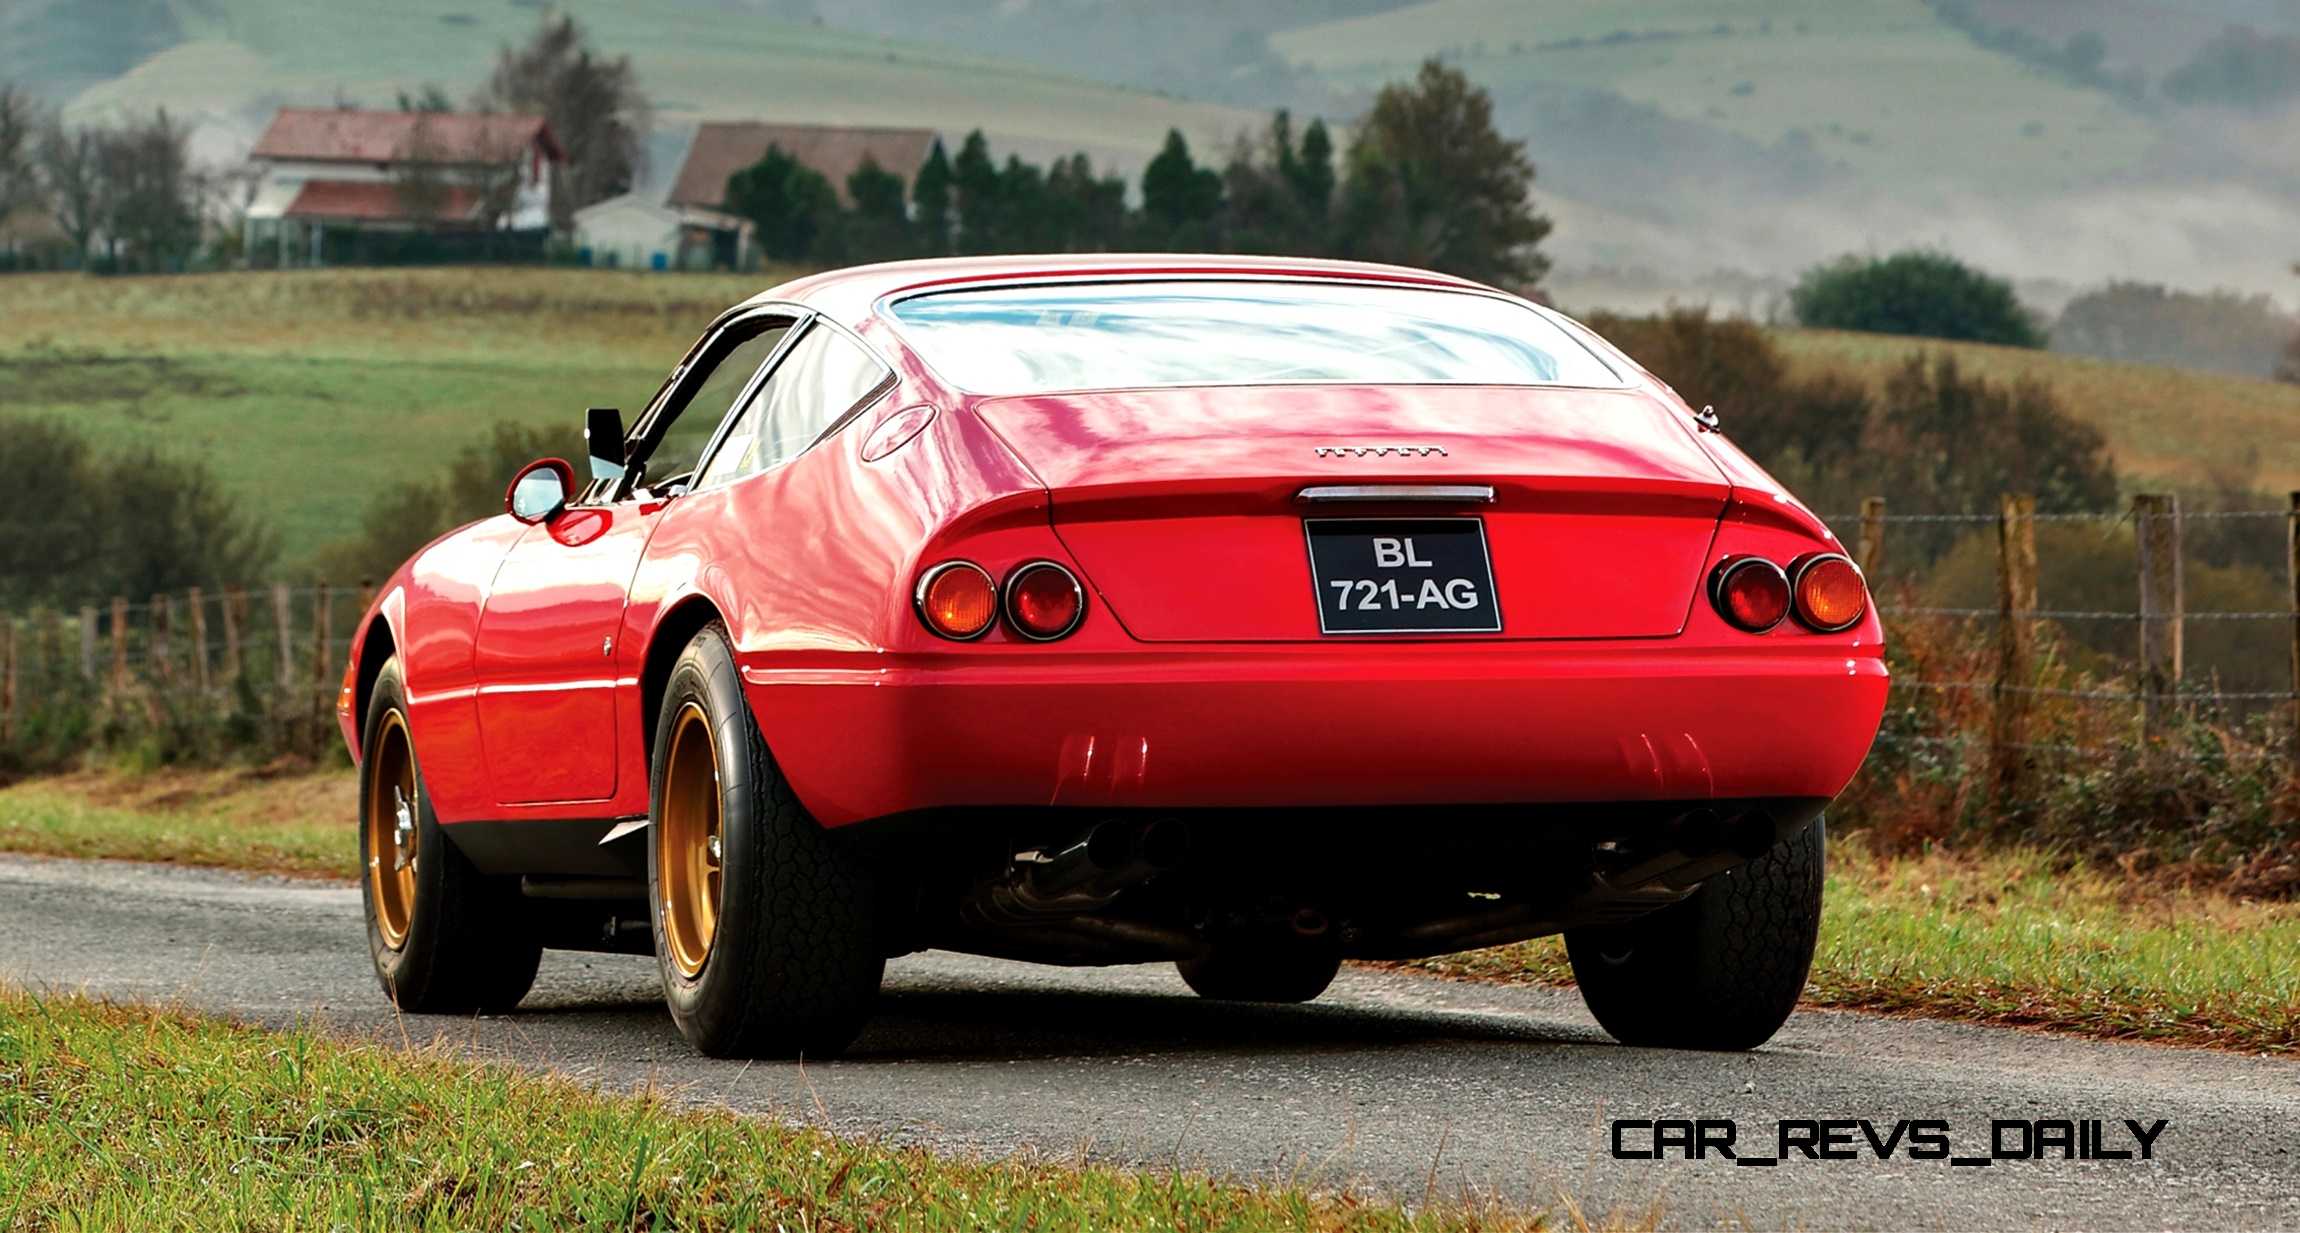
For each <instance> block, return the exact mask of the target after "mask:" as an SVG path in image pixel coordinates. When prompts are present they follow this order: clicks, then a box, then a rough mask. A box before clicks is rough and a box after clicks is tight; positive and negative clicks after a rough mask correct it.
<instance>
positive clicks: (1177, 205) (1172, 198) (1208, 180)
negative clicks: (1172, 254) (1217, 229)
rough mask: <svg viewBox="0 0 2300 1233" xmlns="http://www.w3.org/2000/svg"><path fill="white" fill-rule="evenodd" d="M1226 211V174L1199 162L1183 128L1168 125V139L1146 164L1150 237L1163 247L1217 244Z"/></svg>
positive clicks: (1147, 232)
mask: <svg viewBox="0 0 2300 1233" xmlns="http://www.w3.org/2000/svg"><path fill="white" fill-rule="evenodd" d="M1221 212H1222V175H1221V173H1220V172H1218V171H1215V170H1213V169H1211V168H1205V167H1200V166H1198V164H1197V163H1196V162H1194V161H1193V160H1192V159H1191V157H1190V143H1189V142H1188V141H1186V140H1184V139H1183V137H1182V130H1180V129H1178V128H1170V129H1167V130H1166V144H1165V145H1164V146H1162V147H1160V148H1159V151H1158V156H1157V157H1156V158H1153V159H1151V160H1150V165H1149V166H1147V167H1144V168H1143V169H1142V220H1143V234H1144V238H1145V240H1146V241H1147V243H1148V244H1149V245H1150V246H1152V247H1157V248H1172V249H1190V248H1212V247H1214V242H1213V241H1214V223H1215V219H1216V218H1217V217H1219V216H1220V214H1221Z"/></svg>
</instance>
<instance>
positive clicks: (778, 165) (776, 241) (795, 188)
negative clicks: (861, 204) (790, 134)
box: [727, 146, 839, 261]
mask: <svg viewBox="0 0 2300 1233" xmlns="http://www.w3.org/2000/svg"><path fill="white" fill-rule="evenodd" d="M727 209H728V211H729V212H730V213H733V214H736V215H739V216H740V217H743V218H747V219H749V220H750V221H751V225H752V226H753V227H754V228H756V229H757V233H758V237H759V250H760V251H761V252H763V253H765V254H766V256H767V258H768V259H769V260H772V261H805V260H807V259H808V258H810V257H816V256H819V255H823V250H822V249H818V244H821V245H823V249H827V248H828V247H830V245H829V244H828V243H826V241H829V240H831V239H832V238H833V234H834V233H835V232H836V230H837V228H838V224H839V199H838V193H837V192H836V191H834V190H833V189H832V188H831V182H830V181H829V180H827V179H825V178H823V174H822V173H821V172H819V171H816V170H815V169H813V168H812V167H808V166H807V165H805V164H803V163H801V162H799V160H797V159H795V158H793V157H791V156H790V155H789V154H788V153H785V152H784V150H783V148H782V147H781V146H768V147H767V152H766V154H765V155H764V156H763V157H761V158H760V159H759V161H758V162H756V163H753V164H752V165H751V166H748V167H745V168H743V169H742V170H741V171H738V172H736V173H735V174H734V175H732V176H729V177H728V178H727Z"/></svg>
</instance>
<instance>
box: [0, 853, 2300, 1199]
mask: <svg viewBox="0 0 2300 1233" xmlns="http://www.w3.org/2000/svg"><path fill="white" fill-rule="evenodd" d="M0 979H4V980H9V981H14V982H18V983H23V984H30V985H35V986H46V987H57V988H78V989H85V990H87V991H89V992H91V993H96V994H101V995H104V996H108V997H114V998H121V999H145V1000H176V1001H181V1002H183V1003H185V1004H188V1005H191V1006H194V1007H200V1008H206V1009H211V1010H217V1011H230V1012H234V1013H237V1014H239V1015H242V1016H244V1017H247V1018H250V1019H254V1020H258V1021H263V1022H275V1023H278V1022H287V1021H291V1020H309V1019H312V1018H315V1017H316V1018H317V1019H319V1020H320V1021H322V1022H324V1023H325V1024H327V1025H329V1026H330V1027H331V1028H333V1029H335V1030H339V1031H344V1032H348V1033H353V1034H381V1035H387V1036H389V1037H391V1038H392V1039H394V1040H396V1039H397V1035H398V1029H397V1028H396V1027H395V1026H394V1025H393V1021H392V1017H391V1014H390V1012H389V1010H388V1008H387V1007H386V1006H385V1004H384V1002H383V1001H382V998H381V995H380V994H379V993H378V992H377V991H376V988H375V983H374V980H373V978H372V977H371V976H370V974H369V971H368V964H367V957H366V954H365V951H364V947H363V943H362V940H361V934H360V928H359V900H358V895H357V892H356V891H353V890H348V889H344V888H342V887H337V886H325V885H313V884H309V883H293V882H283V881H276V880H269V879H259V878H248V877H241V876H236V875H230V874H219V873H205V872H191V871H183V870H174V869H166V868H158V867H150V866H140V865H125V864H82V863H77V862H71V861H49V860H36V859H26V858H16V857H0ZM408 1025H409V1027H410V1028H411V1029H413V1030H414V1031H416V1032H417V1033H418V1034H419V1035H432V1034H437V1035H441V1036H445V1037H447V1038H449V1039H451V1040H454V1041H457V1042H461V1043H463V1044H465V1045H467V1046H468V1047H470V1048H472V1049H473V1050H475V1051H477V1052H479V1053H481V1054H485V1055H491V1056H501V1057H506V1058H511V1059H516V1060H517V1061H519V1062H521V1063H524V1064H529V1065H534V1066H540V1067H550V1068H553V1069H557V1070H560V1071H563V1072H566V1073H568V1074H571V1075H574V1076H577V1077H579V1078H582V1079H585V1080H589V1081H594V1082H598V1083H601V1084H604V1085H607V1086H610V1087H619V1086H627V1085H631V1084H635V1083H638V1082H641V1081H645V1080H648V1079H653V1080H656V1081H658V1082H661V1083H664V1084H668V1085H672V1086H674V1087H677V1088H679V1089H680V1090H681V1091H683V1092H684V1093H685V1094H686V1095H687V1096H688V1098H690V1099H693V1100H695V1101H698V1102H706V1103H720V1102H724V1103H725V1104H728V1105H731V1106H733V1107H735V1108H738V1109H742V1110H746V1111H756V1112H769V1113H779V1114H781V1115H783V1116H786V1117H790V1118H793V1119H797V1120H804V1121H810V1122H812V1121H819V1120H820V1119H821V1118H823V1117H825V1116H827V1117H828V1119H829V1121H830V1123H831V1124H832V1125H833V1126H834V1127H835V1128H836V1129H838V1130H840V1131H842V1132H848V1133H859V1134H869V1135H877V1136H880V1137H883V1138H886V1139H889V1140H895V1141H918V1142H924V1143H927V1144H931V1145H935V1146H938V1147H946V1148H954V1149H961V1150H964V1149H978V1150H986V1151H990V1152H1005V1151H1009V1150H1014V1149H1020V1148H1037V1149H1042V1150H1045V1151H1047V1152H1050V1153H1055V1154H1061V1155H1071V1154H1074V1153H1076V1152H1077V1151H1079V1150H1080V1149H1081V1148H1082V1147H1083V1148H1084V1149H1086V1150H1087V1151H1088V1152H1090V1153H1091V1154H1092V1155H1093V1156H1095V1157H1098V1158H1100V1159H1104V1160H1108V1161H1112V1162H1116V1163H1121V1164H1170V1163H1174V1162H1176V1161H1180V1162H1183V1163H1186V1164H1190V1165H1196V1166H1204V1167H1208V1168H1211V1169H1214V1170H1217V1171H1221V1172H1225V1173H1230V1174H1234V1175H1237V1176H1241V1177H1245V1178H1249V1179H1269V1178H1273V1177H1279V1176H1295V1177H1304V1178H1315V1179H1320V1180H1323V1181H1325V1182H1328V1183H1340V1182H1344V1181H1347V1182H1351V1183H1354V1184H1357V1185H1360V1186H1364V1187H1370V1188H1374V1189H1378V1190H1382V1191H1386V1192H1389V1193H1392V1194H1395V1195H1398V1196H1400V1197H1402V1198H1405V1199H1406V1200H1408V1201H1413V1200H1416V1199H1418V1198H1419V1197H1420V1196H1421V1195H1423V1194H1424V1193H1426V1192H1428V1191H1429V1190H1430V1189H1431V1188H1432V1187H1433V1186H1434V1189H1435V1191H1436V1192H1437V1193H1439V1194H1457V1193H1461V1192H1462V1191H1463V1190H1464V1189H1475V1190H1477V1191H1481V1192H1485V1193H1491V1194H1498V1195H1501V1196H1504V1197H1510V1198H1530V1199H1542V1198H1545V1197H1547V1196H1550V1195H1553V1194H1555V1193H1556V1191H1557V1189H1558V1188H1563V1189H1565V1190H1566V1191H1569V1192H1571V1193H1573V1194H1575V1195H1579V1196H1584V1197H1585V1199H1586V1200H1588V1201H1590V1202H1591V1203H1593V1204H1594V1205H1595V1206H1596V1207H1598V1208H1599V1209H1603V1208H1605V1207H1616V1206H1617V1207H1625V1208H1642V1207H1643V1206H1644V1205H1646V1204H1649V1203H1652V1202H1655V1201H1659V1202H1661V1203H1662V1204H1664V1205H1665V1208H1666V1212H1667V1219H1668V1221H1669V1223H1670V1224H1671V1225H1673V1226H1683V1225H1708V1224H1715V1223H1719V1222H1735V1223H1747V1224H1753V1225H1757V1226H1777V1225H1783V1224H1797V1225H1801V1226H1804V1227H1808V1228H1859V1227H1896V1228H1918V1227H1934V1228H2000V1227H2016V1226H2049V1227H2072V1226H2084V1227H2099V1228H2175V1227H2194V1228H2212V1229H2293V1228H2300V1063H2293V1062H2288V1061H2269V1060H2262V1059H2254V1058H2241V1057H2231V1056H2226V1055H2221V1054H2211V1053H2201V1052H2192V1051H2186V1050H2173V1049H2156V1048H2149V1047H2145V1046H2127V1045H2106V1044H2092V1043H2086V1042H2079V1041H2070V1040H2060V1039H2054V1038H2047V1037H2040V1036H2035V1035H2030V1034H2025V1033H2015V1032H2006V1031H1998V1030H1992V1029H1986V1028H1973V1027H1961V1026H1954V1025H1944V1024H1931V1023H1913V1022H1902V1021H1896V1020H1891V1019H1883V1018H1876V1017H1871V1016H1865V1015H1847V1014H1829V1013H1810V1014H1803V1015H1799V1016H1798V1017H1797V1018H1796V1019H1795V1020H1794V1021H1792V1022H1791V1023H1790V1024H1789V1026H1788V1028H1787V1029H1786V1030H1784V1031H1783V1032H1782V1033H1781V1035H1780V1036H1779V1037H1778V1038H1777V1039H1776V1040H1775V1041H1774V1042H1773V1043H1772V1045H1770V1046H1769V1047H1767V1048H1766V1049H1764V1050H1763V1051H1761V1052H1758V1053H1755V1054H1751V1055H1740V1056H1716V1055H1686V1054H1672V1053H1667V1052H1659V1051H1648V1050H1639V1049H1625V1048H1621V1047H1618V1046H1616V1045H1613V1044H1611V1043H1610V1042H1609V1041H1608V1040H1607V1039H1606V1038H1605V1037H1604V1036H1603V1035H1602V1034H1601V1033H1600V1032H1599V1031H1598V1030H1597V1027H1596V1025H1595V1024H1594V1023H1593V1022H1592V1021H1591V1020H1590V1019H1589V1017H1588V1015H1587V1014H1586V1013H1585V1012H1584V1011H1583V1010H1582V1009H1581V1005H1580V1003H1579V1001H1578V999H1577V998H1575V997H1574V995H1572V994H1570V993H1565V994H1559V993H1555V992H1550V991H1544V990H1531V989H1510V988H1489V987H1484V986H1475V985H1466V984H1456V983H1450V982H1443V981H1436V980H1430V979H1425V978H1421V977H1416V976H1408V975H1395V974H1389V973H1377V972H1363V971H1349V972H1345V973H1344V974H1343V976H1342V979H1341V980H1340V981H1339V982H1337V984H1336V986H1335V988H1334V990H1333V991H1331V992H1329V993H1328V994H1327V995H1326V996H1325V997H1324V998H1323V999H1321V1000H1320V1001H1319V1002H1318V1003H1316V1004H1315V1005H1312V1006H1308V1007H1284V1008H1266V1007H1242V1006H1226V1005H1219V1004H1213V1003H1206V1002H1201V1001H1198V1000H1196V999H1194V998H1192V997H1191V996H1190V995H1189V993H1188V992H1187V991H1186V990H1185V989H1184V988H1183V986H1182V984H1181V982H1180V980H1179V979H1177V978H1176V977H1175V976H1174V975H1173V974H1172V972H1171V971H1170V970H1169V969H1166V968H1163V967H1155V968H1153V967H1138V968H1118V969H1103V970H1087V971H1076V970H1064V969H1057V968H1040V967H1033V966H1029V965H1025V964H1015V963H1005V962H999V961H994V960H987V959H975V958H969V957H964V956H956V955H945V954H930V955H921V956H913V957H910V958H907V959H903V960H899V961H897V962H896V963H894V964H893V965H892V967H891V968H890V971H889V974H888V980H887V994H886V998H885V1002H884V1004H883V1012H882V1014H881V1017H880V1018H879V1020H878V1021H877V1022H876V1023H875V1024H874V1026H873V1027H872V1028H871V1029H870V1031H869V1033H868V1034H866V1035H865V1036H864V1037H863V1039H862V1040H861V1042H860V1043H859V1044H858V1046H857V1047H856V1048H855V1050H854V1051H853V1053H852V1054H851V1055H850V1056H849V1057H848V1058H847V1059H845V1060H843V1061H839V1062H836V1063H830V1064H822V1063H815V1064H810V1065H808V1066H807V1067H806V1069H805V1072H804V1074H803V1075H802V1073H801V1072H800V1070H799V1069H798V1068H797V1067H795V1066H791V1065H785V1064H775V1065H768V1064H753V1065H750V1066H748V1067H745V1066H742V1065H739V1064H731V1063H725V1062H714V1061H708V1060H705V1059H701V1058H697V1057H695V1056H694V1055H693V1054H691V1053H690V1052H689V1051H688V1050H687V1049H686V1047H685V1046H684V1045H683V1043H682V1042H681V1041H680V1040H679V1038H678V1036H677V1034H676V1032H675V1031H674V1030H673V1028H672V1026H671V1022H670V1019H669V1017H668V1016H667V1015H666V1014H664V1012H663V1011H662V1009H661V1004H660V1002H659V1001H658V994H657V988H656V981H655V976H654V966H653V962H652V961H651V960H646V959H637V958H629V957H622V956H590V955H572V954H561V953H553V954H550V955H548V956H546V958H545V960H544V965H543V974H542V978H541V980H540V981H539V982H538V983H537V985H536V989H535V992H534V993H533V994H531V995H530V996H529V997H528V1000H527V1003H526V1006H525V1007H524V1008H523V1009H522V1010H521V1011H520V1012H519V1013H518V1014H516V1015H512V1016H508V1017H500V1018H490V1019H479V1020H465V1019H447V1018H440V1019H430V1018H421V1017H411V1018H410V1019H409V1020H408ZM1701 1116H1707V1117H1731V1118H1736V1119H1738V1120H1739V1122H1740V1125H1741V1127H1742V1130H1741V1134H1742V1136H1743V1142H1744V1143H1746V1141H1747V1139H1748V1138H1751V1137H1756V1138H1760V1139H1762V1140H1764V1141H1765V1142H1766V1148H1765V1150H1764V1151H1762V1152H1760V1153H1759V1154H1770V1144H1771V1141H1772V1140H1773V1139H1774V1137H1775V1135H1776V1131H1775V1125H1776V1123H1777V1121H1778V1120H1779V1119H1783V1118H1796V1119H1806V1118H1830V1117H1866V1118H1869V1119H1872V1121H1875V1122H1877V1123H1879V1124H1880V1125H1879V1132H1880V1134H1882V1133H1884V1124H1885V1123H1889V1122H1890V1121H1891V1120H1892V1119H1896V1118H1943V1119H1947V1120H1948V1122H1949V1123H1950V1130H1951V1134H1952V1136H1953V1139H1954V1145H1955V1147H1956V1149H1957V1151H1958V1152H1959V1154H1963V1153H1965V1152H1966V1151H1967V1150H1969V1149H1971V1148H1976V1147H1977V1148H1979V1149H1981V1150H1982V1151H1984V1152H1985V1150H1986V1145H1987V1143H1988V1136H1989V1122H1990V1119H1992V1118H2006V1119H2014V1118H2022V1119H2050V1118H2075V1119H2081V1118H2104V1119H2107V1126H2108V1130H2107V1139H2106V1144H2107V1146H2110V1147H2116V1146H2129V1145H2130V1135H2129V1133H2128V1132H2126V1131H2125V1130H2124V1129H2123V1125H2122V1121H2121V1119H2124V1118H2128V1117H2130V1118H2137V1119H2141V1120H2142V1121H2143V1123H2144V1124H2145V1123H2146V1122H2150V1121H2153V1120H2155V1119H2157V1118H2163V1119H2166V1120H2167V1121H2168V1123H2169V1125H2168V1127H2167V1128H2166V1129H2165V1130H2164V1131H2163V1132H2162V1135H2161V1137H2160V1138H2159V1139H2158V1140H2157V1141H2156V1157H2157V1158H2156V1159H2155V1160H2153V1161H2150V1162H2146V1163H2138V1162H2123V1161H2066V1160H2057V1159H2056V1160H2049V1161H2025V1162H2004V1163H1999V1164H1997V1165H1995V1166H1993V1167H1988V1168H1956V1167H1952V1166H1950V1165H1949V1164H1947V1163H1946V1162H1943V1161H1912V1160H1909V1159H1906V1158H1905V1157H1902V1156H1896V1157H1895V1158H1894V1159H1892V1160H1891V1161H1889V1162H1881V1161H1878V1160H1876V1159H1875V1158H1874V1157H1873V1156H1872V1157H1867V1158H1863V1159H1859V1160H1807V1159H1791V1160H1787V1161H1784V1162H1783V1163H1782V1164H1781V1165H1779V1166H1778V1167H1774V1168H1750V1167H1739V1166H1736V1165H1733V1164H1730V1163H1727V1162H1725V1161H1723V1160H1717V1159H1710V1160H1704V1161H1698V1162H1694V1161H1683V1160H1664V1161H1617V1160H1613V1159H1611V1158H1610V1155H1609V1152H1608V1150H1607V1138H1608V1135H1607V1130H1606V1126H1607V1119H1610V1118H1615V1117H1623V1118H1628V1117H1635V1118H1686V1117H1701ZM1849 1133H1850V1134H1851V1135H1852V1136H1853V1142H1855V1143H1859V1142H1860V1141H1861V1140H1860V1139H1859V1137H1858V1133H1859V1132H1857V1131H1852V1132H1849ZM1433 1177H1434V1182H1433V1180H1432V1179H1433Z"/></svg>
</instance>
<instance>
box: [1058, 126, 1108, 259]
mask: <svg viewBox="0 0 2300 1233" xmlns="http://www.w3.org/2000/svg"><path fill="white" fill-rule="evenodd" d="M1045 195H1046V215H1047V220H1048V236H1049V243H1048V245H1047V247H1049V248H1052V249H1057V250H1060V251H1063V252H1107V251H1109V250H1111V249H1114V248H1117V247H1118V246H1119V245H1121V244H1123V243H1125V242H1126V181H1124V180H1121V179H1119V178H1118V177H1116V176H1097V175H1095V174H1094V165H1093V164H1092V163H1090V162H1088V161H1087V158H1086V155H1085V153H1084V152H1083V151H1082V152H1080V153H1077V154H1073V155H1071V156H1070V157H1069V158H1058V159H1056V160H1054V166H1053V168H1052V169H1050V170H1049V171H1048V172H1047V173H1046V189H1045Z"/></svg>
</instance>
